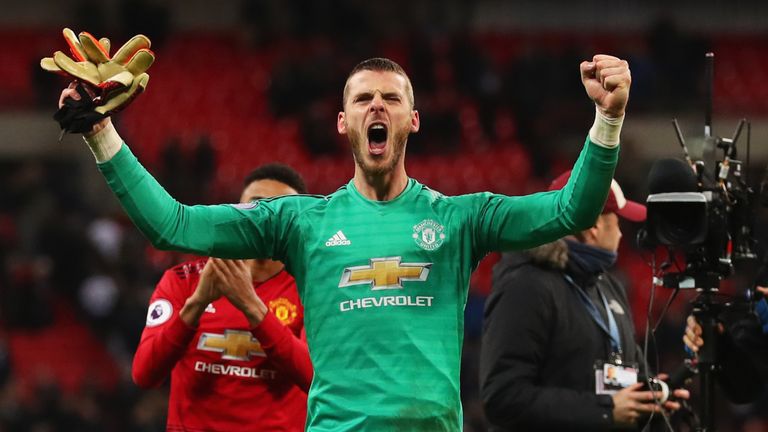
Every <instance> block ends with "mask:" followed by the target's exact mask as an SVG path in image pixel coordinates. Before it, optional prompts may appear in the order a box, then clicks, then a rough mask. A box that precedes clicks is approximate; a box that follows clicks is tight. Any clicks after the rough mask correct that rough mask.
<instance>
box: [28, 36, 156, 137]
mask: <svg viewBox="0 0 768 432" xmlns="http://www.w3.org/2000/svg"><path fill="white" fill-rule="evenodd" d="M63 35H64V39H65V40H66V42H67V44H68V45H69V48H70V52H71V54H72V57H74V59H73V58H71V57H69V56H67V55H66V54H64V53H63V52H61V51H57V52H56V53H55V54H54V55H53V57H46V58H44V59H42V60H41V61H40V66H41V67H42V68H43V69H44V70H46V71H49V72H55V73H59V74H62V75H65V76H69V77H72V78H74V79H75V80H77V81H80V82H83V83H86V84H87V85H88V89H89V90H91V91H92V92H93V93H94V94H95V95H96V97H89V98H88V99H89V100H90V101H91V103H88V102H87V101H82V102H81V103H78V104H65V105H64V106H63V107H62V108H61V109H62V110H65V109H66V110H70V111H71V110H78V111H82V110H90V111H94V112H95V113H96V114H99V115H100V117H99V118H97V117H98V116H93V115H86V113H84V112H78V113H74V114H73V113H64V114H62V113H57V117H58V118H57V120H58V121H59V123H60V124H61V126H62V129H65V130H68V131H70V132H79V130H78V131H75V130H74V129H81V128H82V127H86V126H87V124H86V123H88V122H87V121H86V122H80V123H81V124H80V125H78V126H77V127H74V126H73V125H72V124H71V123H67V122H66V119H71V118H80V119H84V118H88V119H89V121H90V120H92V119H94V121H93V123H95V122H97V121H99V120H100V119H101V118H104V117H107V116H109V115H111V114H114V113H116V112H119V111H120V110H122V109H124V108H125V107H126V106H127V105H128V104H129V103H131V101H133V99H134V98H135V97H136V96H138V95H139V94H140V93H141V92H143V91H144V89H145V88H146V87H147V82H148V81H149V75H148V74H147V73H146V71H147V69H148V68H149V67H150V66H151V65H152V63H153V62H154V60H155V56H154V54H153V53H152V51H150V50H149V47H150V41H149V39H148V38H147V37H146V36H143V35H138V36H134V37H133V38H131V40H129V41H128V42H126V43H125V45H123V46H122V47H121V48H120V49H119V50H118V51H117V52H116V53H115V55H114V56H112V57H110V55H109V49H110V42H109V40H108V39H106V38H102V39H101V40H96V38H94V37H93V36H91V35H90V34H89V33H86V32H82V33H80V35H79V37H78V36H76V35H75V33H74V32H73V31H72V30H70V29H68V28H67V29H64V31H63ZM80 94H81V95H82V94H84V92H80ZM60 111H61V110H60ZM55 118H56V117H55ZM93 123H91V126H92V125H93ZM73 127H74V129H73Z"/></svg>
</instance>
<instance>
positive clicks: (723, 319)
mask: <svg viewBox="0 0 768 432" xmlns="http://www.w3.org/2000/svg"><path fill="white" fill-rule="evenodd" d="M755 290H756V291H757V292H758V293H761V294H759V296H761V298H760V300H759V301H757V302H756V305H755V313H751V312H749V313H744V312H743V311H742V312H741V313H739V312H731V313H727V314H726V313H723V314H721V315H720V316H719V317H718V319H719V323H718V324H717V334H718V336H717V341H716V343H717V354H716V356H717V359H718V360H719V361H720V365H721V368H720V369H719V370H718V371H717V372H716V373H717V378H718V382H719V383H720V387H721V388H722V389H723V391H724V392H725V395H726V397H727V398H728V399H729V400H730V401H732V402H735V403H748V402H752V401H754V400H756V399H757V398H758V397H760V395H762V394H763V393H764V392H765V390H766V385H767V384H768V303H766V300H765V297H762V296H768V287H763V286H758V287H756V289H755ZM702 333H703V332H702V328H701V326H700V325H699V323H698V322H697V321H696V318H695V317H694V316H693V315H691V316H689V317H688V320H687V326H686V328H685V334H684V335H683V342H685V346H686V347H687V348H688V349H689V350H690V351H691V352H693V354H694V356H695V355H697V353H698V352H699V350H700V349H701V347H702V346H704V343H705V342H706V341H705V340H704V338H703V336H702Z"/></svg>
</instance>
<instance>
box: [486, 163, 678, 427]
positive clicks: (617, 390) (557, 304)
mask: <svg viewBox="0 0 768 432" xmlns="http://www.w3.org/2000/svg"><path fill="white" fill-rule="evenodd" d="M569 175H570V173H568V172H566V173H564V174H562V175H561V176H560V177H558V178H557V179H555V181H553V182H552V184H551V185H550V187H549V190H556V189H560V188H562V187H563V186H564V185H565V183H566V182H567V180H568V177H569ZM645 214H646V210H645V207H644V206H643V205H641V204H638V203H635V202H631V201H627V200H626V199H625V198H624V195H623V193H622V191H621V188H620V187H619V185H618V184H617V183H616V181H613V184H612V185H611V191H610V192H609V196H608V200H607V201H606V204H605V207H604V208H603V212H602V214H601V215H600V216H599V218H598V219H597V221H596V223H595V225H594V226H593V227H592V228H590V229H588V230H585V231H582V232H580V233H577V234H575V236H572V237H568V238H566V239H561V240H558V241H555V242H553V243H549V244H546V245H543V246H540V247H538V248H535V249H531V250H528V251H525V252H521V253H509V254H505V255H504V256H503V258H502V260H501V261H500V262H499V263H498V264H497V265H496V267H495V268H494V278H493V293H492V294H491V295H490V296H489V298H488V300H487V303H486V306H485V325H484V333H483V345H482V357H481V363H480V380H481V391H482V397H483V404H484V407H485V412H486V415H487V416H488V419H489V420H490V422H491V423H492V424H493V425H494V426H493V428H492V429H491V430H495V431H501V430H514V431H563V430H568V431H590V432H594V431H608V430H625V429H627V430H637V429H639V425H640V424H641V423H640V421H641V419H642V418H643V417H644V416H647V415H649V414H650V413H653V412H659V411H660V410H661V408H660V406H659V405H658V404H657V403H656V400H655V398H656V397H659V396H660V392H652V391H648V390H647V389H644V388H643V385H644V382H643V379H642V378H638V376H639V375H638V371H640V372H644V371H642V370H640V369H639V368H638V365H639V364H640V363H641V358H642V355H641V352H640V348H639V347H638V346H637V345H636V343H635V341H634V334H635V331H634V330H635V329H634V326H633V324H632V318H631V316H630V307H629V304H628V301H627V298H626V293H625V291H624V288H623V287H622V286H621V284H620V283H619V282H618V281H617V280H616V279H615V278H614V277H612V276H611V275H610V274H608V273H607V272H606V269H608V268H610V267H611V266H612V265H613V264H614V262H615V260H616V251H617V250H618V246H619V241H620V239H621V230H620V229H619V220H618V218H619V217H622V218H624V219H628V220H630V221H634V222H640V221H642V220H644V219H645ZM641 375H642V374H641ZM662 378H663V377H662ZM616 381H619V382H620V383H617V382H616ZM611 384H613V386H611ZM611 390H612V391H611ZM673 394H674V396H675V397H677V398H679V399H687V398H688V391H687V390H682V389H678V390H675V391H674V392H673ZM663 406H664V408H666V409H668V410H677V409H679V408H680V404H679V403H677V402H672V401H667V402H665V403H664V404H663Z"/></svg>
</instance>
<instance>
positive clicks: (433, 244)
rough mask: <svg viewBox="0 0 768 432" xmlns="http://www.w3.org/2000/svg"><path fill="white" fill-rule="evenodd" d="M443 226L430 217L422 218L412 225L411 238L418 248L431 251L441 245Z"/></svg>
mask: <svg viewBox="0 0 768 432" xmlns="http://www.w3.org/2000/svg"><path fill="white" fill-rule="evenodd" d="M444 230H445V228H443V226H442V225H440V224H439V223H437V222H435V221H433V220H432V219H424V220H423V221H421V222H419V223H418V224H416V225H414V226H413V240H414V241H415V242H416V244H417V245H419V247H420V248H422V249H424V250H428V251H433V250H435V249H437V248H439V247H440V246H442V245H443V241H444V240H445V233H444V232H443V231H444Z"/></svg>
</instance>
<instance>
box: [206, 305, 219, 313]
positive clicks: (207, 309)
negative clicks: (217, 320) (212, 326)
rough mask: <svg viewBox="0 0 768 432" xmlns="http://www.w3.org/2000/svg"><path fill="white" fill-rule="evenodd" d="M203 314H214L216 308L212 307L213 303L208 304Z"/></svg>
mask: <svg viewBox="0 0 768 432" xmlns="http://www.w3.org/2000/svg"><path fill="white" fill-rule="evenodd" d="M205 312H208V313H216V308H215V307H213V303H208V306H206V307H205Z"/></svg>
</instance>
